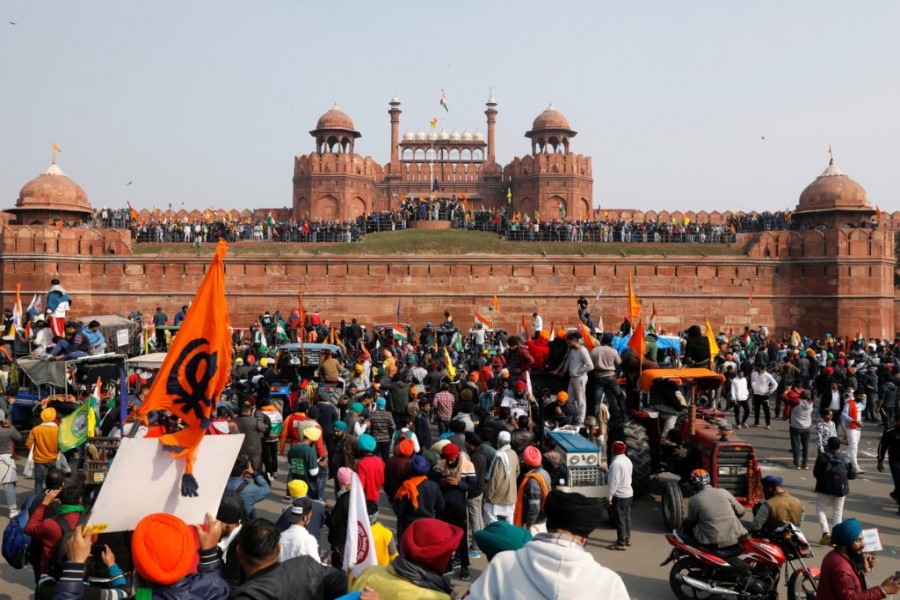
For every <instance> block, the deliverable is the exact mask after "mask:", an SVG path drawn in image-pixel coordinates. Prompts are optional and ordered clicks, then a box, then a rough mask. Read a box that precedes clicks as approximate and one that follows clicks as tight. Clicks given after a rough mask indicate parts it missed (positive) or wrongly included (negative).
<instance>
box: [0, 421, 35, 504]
mask: <svg viewBox="0 0 900 600" xmlns="http://www.w3.org/2000/svg"><path fill="white" fill-rule="evenodd" d="M20 441H22V434H21V433H19V431H18V430H17V429H16V428H15V427H13V425H12V423H11V422H10V421H9V419H7V418H5V417H4V419H3V421H0V485H2V486H3V492H4V494H5V497H6V507H7V508H8V509H9V518H10V519H14V518H15V516H16V515H17V514H19V505H18V503H17V502H16V480H17V473H16V462H15V460H13V457H12V453H13V449H14V448H15V444H16V443H17V442H20ZM36 484H37V481H35V487H37V485H36ZM35 493H37V492H35Z"/></svg>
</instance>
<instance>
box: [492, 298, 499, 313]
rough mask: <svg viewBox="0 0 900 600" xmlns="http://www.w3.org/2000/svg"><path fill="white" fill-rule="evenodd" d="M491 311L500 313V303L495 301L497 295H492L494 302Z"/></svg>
mask: <svg viewBox="0 0 900 600" xmlns="http://www.w3.org/2000/svg"><path fill="white" fill-rule="evenodd" d="M491 309H492V310H496V311H497V312H499V311H500V301H499V300H497V294H494V302H493V303H492V304H491Z"/></svg>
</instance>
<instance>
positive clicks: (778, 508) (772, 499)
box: [750, 475, 804, 533]
mask: <svg viewBox="0 0 900 600" xmlns="http://www.w3.org/2000/svg"><path fill="white" fill-rule="evenodd" d="M762 487H763V495H764V496H765V498H766V499H765V501H764V502H760V504H759V506H758V507H757V509H756V514H754V515H753V524H752V525H751V526H750V528H751V530H752V531H764V532H767V533H771V532H774V531H775V530H776V529H778V528H780V527H783V526H784V525H787V524H789V523H790V524H793V525H795V526H797V527H800V524H801V523H802V522H803V513H804V510H803V503H802V502H801V501H800V500H798V499H797V498H794V497H793V496H791V495H790V494H788V493H787V492H786V491H785V490H784V479H782V478H781V477H778V476H777V475H766V476H765V477H763V479H762Z"/></svg>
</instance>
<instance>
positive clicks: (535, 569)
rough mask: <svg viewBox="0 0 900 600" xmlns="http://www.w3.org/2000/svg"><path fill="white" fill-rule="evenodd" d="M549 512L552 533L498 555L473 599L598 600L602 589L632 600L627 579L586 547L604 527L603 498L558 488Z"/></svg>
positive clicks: (614, 598) (612, 598)
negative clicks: (588, 540)
mask: <svg viewBox="0 0 900 600" xmlns="http://www.w3.org/2000/svg"><path fill="white" fill-rule="evenodd" d="M544 510H545V511H546V513H547V533H539V534H537V535H536V536H534V539H533V540H532V541H530V542H528V543H527V544H525V545H524V546H523V547H522V548H521V549H520V550H516V551H515V552H501V553H499V554H497V555H495V556H494V558H493V560H491V562H490V563H488V566H487V568H486V569H485V570H484V572H483V573H482V574H481V577H479V578H478V579H476V580H475V582H474V583H473V584H472V587H470V588H469V596H468V598H470V600H507V599H508V598H528V599H532V598H534V599H536V598H546V599H555V598H566V600H589V599H590V600H594V599H595V598H597V597H598V594H600V592H599V590H602V594H600V595H601V596H602V597H603V598H604V599H609V600H627V599H628V598H629V596H628V590H627V589H626V588H625V583H624V582H623V581H622V578H621V577H619V575H618V574H616V573H615V572H614V571H612V570H611V569H608V568H606V567H604V566H601V565H600V564H599V563H597V562H596V561H595V560H594V557H593V556H591V554H590V552H588V551H587V550H586V549H585V545H586V544H587V539H588V537H589V536H590V534H591V532H592V531H594V529H597V528H598V527H600V526H601V525H602V516H601V515H602V513H603V501H602V500H601V499H599V498H588V497H586V496H583V495H581V494H577V493H565V492H561V491H559V490H554V491H552V492H550V494H549V495H548V496H547V500H546V502H545V504H544ZM489 527H490V526H489ZM480 543H481V542H479V544H480Z"/></svg>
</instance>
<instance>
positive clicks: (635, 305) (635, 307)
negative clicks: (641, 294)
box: [628, 273, 641, 323]
mask: <svg viewBox="0 0 900 600" xmlns="http://www.w3.org/2000/svg"><path fill="white" fill-rule="evenodd" d="M628 316H629V317H631V322H632V323H634V320H635V319H637V318H638V317H640V316H641V303H640V302H638V299H637V296H635V295H634V282H633V281H632V280H631V273H629V274H628Z"/></svg>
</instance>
